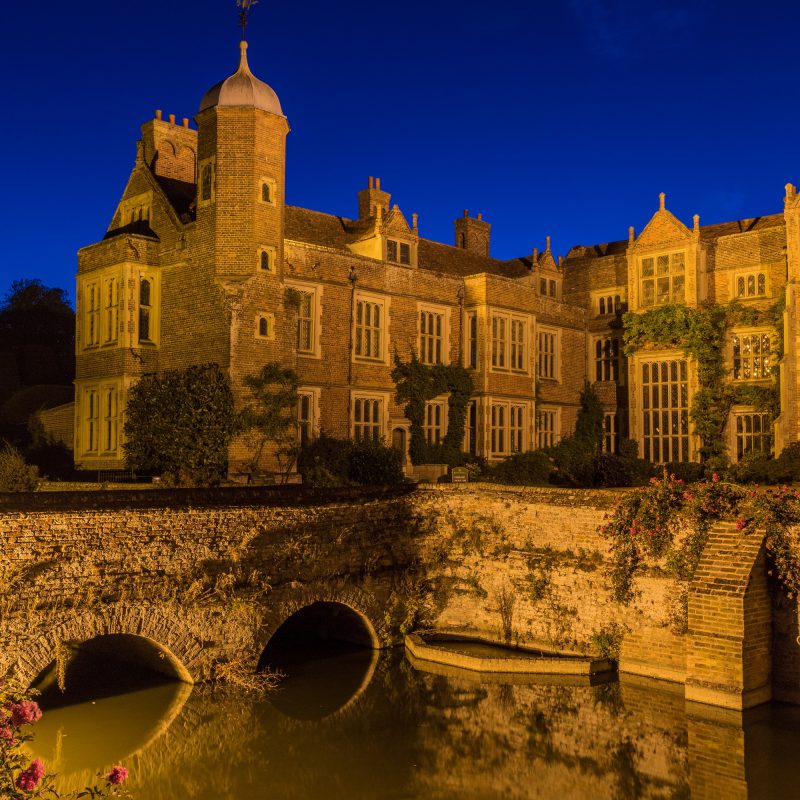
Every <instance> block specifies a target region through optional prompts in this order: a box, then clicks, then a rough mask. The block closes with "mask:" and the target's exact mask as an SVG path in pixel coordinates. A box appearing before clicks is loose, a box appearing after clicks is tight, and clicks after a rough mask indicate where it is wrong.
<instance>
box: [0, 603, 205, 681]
mask: <svg viewBox="0 0 800 800" xmlns="http://www.w3.org/2000/svg"><path fill="white" fill-rule="evenodd" d="M111 636H115V637H125V638H123V639H119V640H118V641H119V642H120V643H122V644H124V646H126V647H132V648H133V649H134V650H136V649H137V648H138V655H139V656H141V657H142V659H148V658H151V655H152V658H151V660H150V664H151V665H152V666H153V668H154V669H156V671H161V672H163V673H164V674H165V675H167V676H169V677H172V678H175V679H176V680H180V681H182V682H184V683H189V684H193V683H194V682H195V680H196V679H197V677H198V674H199V670H198V666H199V664H198V657H199V655H200V652H201V651H202V642H200V641H199V640H198V639H196V638H195V637H194V636H193V635H192V634H191V633H190V632H189V631H188V630H187V629H186V626H185V623H183V621H181V620H180V619H177V618H175V617H171V616H169V615H168V614H165V613H164V609H163V608H154V607H147V606H144V607H139V608H135V607H133V608H132V607H126V608H118V609H106V610H104V611H102V612H98V613H92V612H87V613H83V614H76V615H74V616H71V617H70V618H69V619H67V620H65V621H64V622H62V623H61V624H60V625H56V626H54V627H53V628H51V629H50V630H49V631H47V633H44V634H41V635H40V636H38V637H36V638H35V639H33V641H31V642H30V643H29V644H28V646H27V647H26V648H25V650H24V654H23V655H21V656H20V657H19V659H18V660H17V661H16V663H15V664H13V665H12V667H11V670H10V676H11V677H12V678H13V679H14V680H16V681H18V682H19V683H21V684H23V685H25V686H29V685H31V684H32V683H33V682H34V681H35V680H36V679H37V678H38V677H39V676H41V675H42V674H44V673H45V671H46V670H47V668H48V667H49V666H50V665H51V664H52V663H53V662H54V661H55V660H56V657H57V654H58V652H59V649H60V648H61V647H62V646H63V645H64V644H67V643H84V642H89V641H91V640H95V639H100V638H102V637H111Z"/></svg>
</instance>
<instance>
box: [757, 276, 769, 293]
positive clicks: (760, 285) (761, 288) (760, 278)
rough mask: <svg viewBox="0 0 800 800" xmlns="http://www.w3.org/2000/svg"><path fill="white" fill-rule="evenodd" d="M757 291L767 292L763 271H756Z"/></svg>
mask: <svg viewBox="0 0 800 800" xmlns="http://www.w3.org/2000/svg"><path fill="white" fill-rule="evenodd" d="M758 293H759V294H766V293H767V279H766V276H765V275H764V273H763V272H759V273H758Z"/></svg>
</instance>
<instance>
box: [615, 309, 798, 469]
mask: <svg viewBox="0 0 800 800" xmlns="http://www.w3.org/2000/svg"><path fill="white" fill-rule="evenodd" d="M784 305H785V299H782V300H779V301H778V303H776V304H775V305H774V306H772V307H771V308H769V309H768V310H766V311H759V310H758V309H755V308H744V307H742V306H741V305H740V304H739V303H737V302H731V303H729V304H728V305H725V306H723V305H718V304H716V303H705V304H703V305H701V306H699V307H698V308H689V307H687V306H683V305H673V304H668V305H664V306H659V307H658V308H653V309H651V310H649V311H645V312H644V313H642V314H636V313H634V312H627V313H626V314H625V315H624V316H623V318H622V321H623V329H624V330H623V340H624V352H625V355H626V356H629V357H630V356H632V355H633V354H634V353H635V352H636V351H637V350H639V349H640V348H641V347H643V346H644V345H645V344H648V343H649V344H655V345H659V346H661V347H677V348H680V349H681V350H682V352H683V353H684V355H686V356H688V357H691V358H694V360H695V361H696V363H697V377H698V380H699V383H700V388H699V389H698V391H697V392H695V395H694V397H693V398H692V405H691V408H690V411H689V416H690V418H691V420H692V422H693V423H694V429H695V432H696V433H697V435H698V436H699V437H700V441H701V448H700V457H701V460H703V461H708V460H710V459H716V458H723V457H724V455H725V440H724V437H723V434H724V432H725V426H726V424H727V421H728V415H729V413H730V410H731V407H732V406H733V405H734V404H743V405H744V404H746V405H752V406H754V407H755V408H756V409H757V410H758V411H763V412H768V413H770V414H771V415H772V418H773V419H774V418H775V417H776V416H777V415H778V413H779V412H780V400H779V392H778V388H777V386H775V385H773V386H763V385H755V384H744V383H742V384H738V383H737V384H735V385H731V384H728V382H727V380H726V378H727V375H728V368H727V366H726V364H725V342H726V336H727V332H728V330H729V329H730V328H731V327H733V326H734V325H748V326H754V325H761V324H768V325H772V326H773V327H774V328H775V329H776V335H775V339H776V344H777V347H776V348H775V350H773V355H774V357H775V360H779V359H780V358H781V356H782V355H783V307H784ZM773 372H775V373H776V374H777V367H773Z"/></svg>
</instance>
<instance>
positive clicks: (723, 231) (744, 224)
mask: <svg viewBox="0 0 800 800" xmlns="http://www.w3.org/2000/svg"><path fill="white" fill-rule="evenodd" d="M784 224H785V221H784V218H783V214H769V215H768V216H766V217H753V218H751V219H738V220H734V221H733V222H720V223H719V224H717V225H701V226H700V234H701V236H702V237H703V238H704V239H718V238H719V237H720V236H730V235H732V234H735V233H749V232H750V231H760V230H764V229H765V228H781V227H783V225H784Z"/></svg>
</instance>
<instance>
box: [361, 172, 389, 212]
mask: <svg viewBox="0 0 800 800" xmlns="http://www.w3.org/2000/svg"><path fill="white" fill-rule="evenodd" d="M391 199H392V196H391V195H390V194H389V193H388V192H384V191H381V179H380V178H373V177H372V176H371V175H370V178H369V183H368V185H367V188H366V189H362V190H361V191H360V192H359V193H358V218H359V219H369V218H370V217H375V216H377V215H378V209H379V208H380V209H381V210H382V211H383V215H384V216H386V214H387V213H388V212H389V201H390V200H391Z"/></svg>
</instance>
